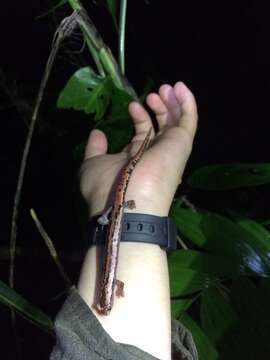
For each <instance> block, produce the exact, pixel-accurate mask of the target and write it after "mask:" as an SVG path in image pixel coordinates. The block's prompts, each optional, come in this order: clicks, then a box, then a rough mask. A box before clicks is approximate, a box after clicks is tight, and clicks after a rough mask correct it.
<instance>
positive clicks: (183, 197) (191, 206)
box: [182, 195, 198, 213]
mask: <svg viewBox="0 0 270 360" xmlns="http://www.w3.org/2000/svg"><path fill="white" fill-rule="evenodd" d="M182 202H183V203H184V204H185V205H186V206H187V207H188V208H190V209H191V210H192V211H193V212H195V213H197V212H198V211H197V209H196V207H195V205H193V204H192V202H190V201H189V200H188V198H187V196H186V195H183V196H182Z"/></svg>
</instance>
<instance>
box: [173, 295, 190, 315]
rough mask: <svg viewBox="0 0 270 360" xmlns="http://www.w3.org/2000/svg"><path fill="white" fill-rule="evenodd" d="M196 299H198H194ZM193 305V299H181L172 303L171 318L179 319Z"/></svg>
mask: <svg viewBox="0 0 270 360" xmlns="http://www.w3.org/2000/svg"><path fill="white" fill-rule="evenodd" d="M194 298H196V297H194ZM192 303H193V299H179V300H172V301H171V317H172V318H173V319H178V318H179V317H180V316H181V315H182V314H183V313H184V312H185V311H187V309H188V308H189V307H190V305H191V304H192Z"/></svg>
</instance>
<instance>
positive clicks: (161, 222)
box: [88, 213, 177, 251]
mask: <svg viewBox="0 0 270 360" xmlns="http://www.w3.org/2000/svg"><path fill="white" fill-rule="evenodd" d="M99 217H100V215H97V216H94V217H92V218H91V220H90V222H89V228H88V236H90V242H91V244H93V245H102V244H104V243H105V240H106V233H107V227H108V226H107V225H100V224H99V223H98V221H97V219H98V218H99ZM89 232H90V234H89ZM176 236H177V230H176V226H175V223H174V221H173V220H172V219H171V218H169V217H160V216H155V215H148V214H137V213H124V218H123V226H122V235H121V241H127V242H142V243H150V244H156V245H159V246H160V247H161V248H163V249H166V250H167V251H172V250H175V249H176V248H177V239H176Z"/></svg>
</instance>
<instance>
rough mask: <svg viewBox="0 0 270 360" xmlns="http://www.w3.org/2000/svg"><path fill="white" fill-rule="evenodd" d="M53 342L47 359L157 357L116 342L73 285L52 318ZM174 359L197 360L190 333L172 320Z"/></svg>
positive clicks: (114, 359) (133, 359) (90, 359)
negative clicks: (54, 333)
mask: <svg viewBox="0 0 270 360" xmlns="http://www.w3.org/2000/svg"><path fill="white" fill-rule="evenodd" d="M55 331H56V344H55V346H54V349H53V351H52V353H51V356H50V360H100V359H104V360H107V359H108V360H138V359H143V360H158V359H157V358H155V357H153V356H152V355H150V354H148V353H146V352H144V351H142V350H140V349H138V348H137V347H135V346H131V345H126V344H120V343H116V342H115V341H113V340H112V338H111V337H110V336H109V335H108V334H107V333H106V332H105V330H104V329H103V327H102V326H101V324H100V323H99V321H98V320H97V318H96V317H95V316H94V314H93V313H92V312H91V310H90V309H89V307H88V305H87V304H86V303H85V302H84V301H83V299H82V298H81V297H80V295H79V293H78V292H77V290H76V289H75V287H73V288H71V290H70V295H69V296H68V297H67V299H66V301H65V303H64V305H63V306H62V309H61V310H60V312H59V313H58V315H57V317H56V321H55ZM172 348H173V354H174V356H173V358H175V359H185V360H197V359H198V356H197V352H196V348H195V345H194V343H193V340H192V336H191V334H190V333H189V332H188V331H187V330H186V329H185V328H184V327H183V326H182V325H180V324H179V323H178V322H173V323H172Z"/></svg>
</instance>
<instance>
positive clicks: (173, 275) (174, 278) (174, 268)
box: [169, 261, 215, 297]
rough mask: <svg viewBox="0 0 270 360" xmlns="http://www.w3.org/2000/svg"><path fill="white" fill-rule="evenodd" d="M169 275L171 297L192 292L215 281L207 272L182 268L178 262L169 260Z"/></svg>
mask: <svg viewBox="0 0 270 360" xmlns="http://www.w3.org/2000/svg"><path fill="white" fill-rule="evenodd" d="M169 276H170V290H171V297H176V296H186V295H190V294H194V293H195V292H197V291H200V290H202V289H204V288H206V287H208V286H209V285H211V284H213V283H215V279H214V278H213V277H211V276H209V275H208V274H205V273H202V272H198V271H194V270H190V269H183V268H181V267H179V266H178V264H175V263H172V262H170V261H169Z"/></svg>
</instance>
